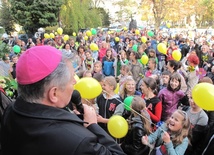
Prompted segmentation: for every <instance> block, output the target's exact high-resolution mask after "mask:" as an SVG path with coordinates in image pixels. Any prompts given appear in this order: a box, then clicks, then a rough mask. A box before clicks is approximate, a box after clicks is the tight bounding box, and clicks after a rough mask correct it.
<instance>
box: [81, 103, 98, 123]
mask: <svg viewBox="0 0 214 155" xmlns="http://www.w3.org/2000/svg"><path fill="white" fill-rule="evenodd" d="M83 107H84V115H83V117H84V121H85V122H87V123H88V124H86V123H85V124H84V126H85V127H88V126H89V125H91V124H94V123H97V114H96V112H95V110H94V108H93V107H91V106H88V105H86V104H83Z"/></svg>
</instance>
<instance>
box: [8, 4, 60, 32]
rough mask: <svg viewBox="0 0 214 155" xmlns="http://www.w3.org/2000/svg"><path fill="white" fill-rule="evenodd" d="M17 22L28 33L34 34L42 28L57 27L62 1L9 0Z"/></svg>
mask: <svg viewBox="0 0 214 155" xmlns="http://www.w3.org/2000/svg"><path fill="white" fill-rule="evenodd" d="M9 2H10V4H11V12H12V15H13V17H14V19H15V20H16V22H17V23H18V24H19V25H21V26H23V28H24V30H25V31H26V33H29V34H33V33H34V32H36V31H37V29H38V28H40V27H46V26H55V25H56V24H57V21H58V16H59V14H58V13H59V8H60V6H61V4H62V2H61V0H51V1H44V0H9Z"/></svg>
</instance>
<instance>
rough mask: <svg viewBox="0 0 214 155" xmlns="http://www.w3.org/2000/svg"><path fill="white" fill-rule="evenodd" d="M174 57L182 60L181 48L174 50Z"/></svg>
mask: <svg viewBox="0 0 214 155" xmlns="http://www.w3.org/2000/svg"><path fill="white" fill-rule="evenodd" d="M172 57H173V59H174V60H176V61H180V60H181V52H180V51H179V50H174V51H173V52H172Z"/></svg>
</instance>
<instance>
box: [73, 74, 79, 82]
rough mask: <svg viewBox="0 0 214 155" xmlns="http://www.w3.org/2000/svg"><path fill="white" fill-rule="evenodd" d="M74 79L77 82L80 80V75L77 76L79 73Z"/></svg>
mask: <svg viewBox="0 0 214 155" xmlns="http://www.w3.org/2000/svg"><path fill="white" fill-rule="evenodd" d="M74 79H75V81H76V82H78V81H79V80H80V78H79V76H77V74H75V75H74Z"/></svg>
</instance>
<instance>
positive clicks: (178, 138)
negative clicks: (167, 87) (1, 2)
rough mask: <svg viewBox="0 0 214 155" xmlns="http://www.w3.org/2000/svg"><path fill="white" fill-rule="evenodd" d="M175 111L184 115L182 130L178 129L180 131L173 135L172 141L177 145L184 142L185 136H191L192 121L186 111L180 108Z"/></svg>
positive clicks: (167, 122)
mask: <svg viewBox="0 0 214 155" xmlns="http://www.w3.org/2000/svg"><path fill="white" fill-rule="evenodd" d="M175 112H177V113H179V114H180V115H182V116H183V117H184V119H183V121H182V128H181V129H180V130H178V132H177V133H176V134H175V136H174V137H172V139H171V140H172V143H173V144H174V145H176V146H177V145H179V144H181V143H182V141H183V139H184V138H185V137H188V136H189V132H190V127H191V123H190V120H189V117H188V115H187V113H186V112H185V111H182V110H180V109H178V110H176V111H175ZM175 112H174V113H175ZM169 119H170V118H169ZM169 119H168V120H167V121H166V126H167V127H168V125H169Z"/></svg>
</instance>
